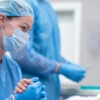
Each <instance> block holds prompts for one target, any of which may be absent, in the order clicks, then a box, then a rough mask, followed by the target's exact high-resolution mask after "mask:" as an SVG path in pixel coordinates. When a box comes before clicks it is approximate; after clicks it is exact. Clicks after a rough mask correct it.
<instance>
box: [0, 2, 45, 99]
mask: <svg viewBox="0 0 100 100" xmlns="http://www.w3.org/2000/svg"><path fill="white" fill-rule="evenodd" d="M32 16H33V11H32V9H31V7H30V6H29V5H28V4H27V3H26V2H24V1H22V0H0V100H46V92H45V87H44V86H42V84H41V83H40V82H39V79H38V78H32V79H22V73H21V71H20V67H19V66H18V64H17V63H16V62H15V61H14V60H12V58H11V55H10V53H9V52H8V51H5V50H4V48H7V47H9V48H10V47H11V48H13V52H14V53H16V52H18V51H19V50H20V49H22V48H23V47H24V46H25V45H26V42H27V40H28V31H29V29H30V28H31V26H32V22H33V17H32ZM19 56H20V55H19Z"/></svg>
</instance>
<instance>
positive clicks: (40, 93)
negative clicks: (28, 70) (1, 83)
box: [15, 78, 46, 100]
mask: <svg viewBox="0 0 100 100" xmlns="http://www.w3.org/2000/svg"><path fill="white" fill-rule="evenodd" d="M32 81H33V83H32V84H30V85H28V86H27V89H26V90H25V91H24V92H22V93H17V94H15V100H46V92H45V87H44V86H43V85H42V84H41V83H40V82H39V79H38V78H33V79H32Z"/></svg>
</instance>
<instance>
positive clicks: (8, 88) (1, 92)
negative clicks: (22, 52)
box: [0, 53, 22, 100]
mask: <svg viewBox="0 0 100 100" xmlns="http://www.w3.org/2000/svg"><path fill="white" fill-rule="evenodd" d="M21 77H22V76H21V71H20V68H19V66H18V65H17V63H16V62H15V61H13V60H12V59H11V57H10V54H9V53H5V54H4V56H3V58H2V63H1V64H0V100H13V90H14V88H15V86H16V85H17V83H18V82H19V81H20V79H21Z"/></svg>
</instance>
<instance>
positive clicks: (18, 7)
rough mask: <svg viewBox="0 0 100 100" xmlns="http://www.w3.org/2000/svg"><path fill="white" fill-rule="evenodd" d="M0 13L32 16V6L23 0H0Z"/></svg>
mask: <svg viewBox="0 0 100 100" xmlns="http://www.w3.org/2000/svg"><path fill="white" fill-rule="evenodd" d="M0 14H4V15H5V16H34V12H33V10H32V8H31V7H30V6H29V5H28V4H27V3H26V2H25V1H24V0H0Z"/></svg>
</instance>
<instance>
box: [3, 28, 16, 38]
mask: <svg viewBox="0 0 100 100" xmlns="http://www.w3.org/2000/svg"><path fill="white" fill-rule="evenodd" d="M13 31H14V29H13V28H11V27H6V29H5V31H4V32H5V33H4V35H6V36H7V37H11V36H12V35H13Z"/></svg>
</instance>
